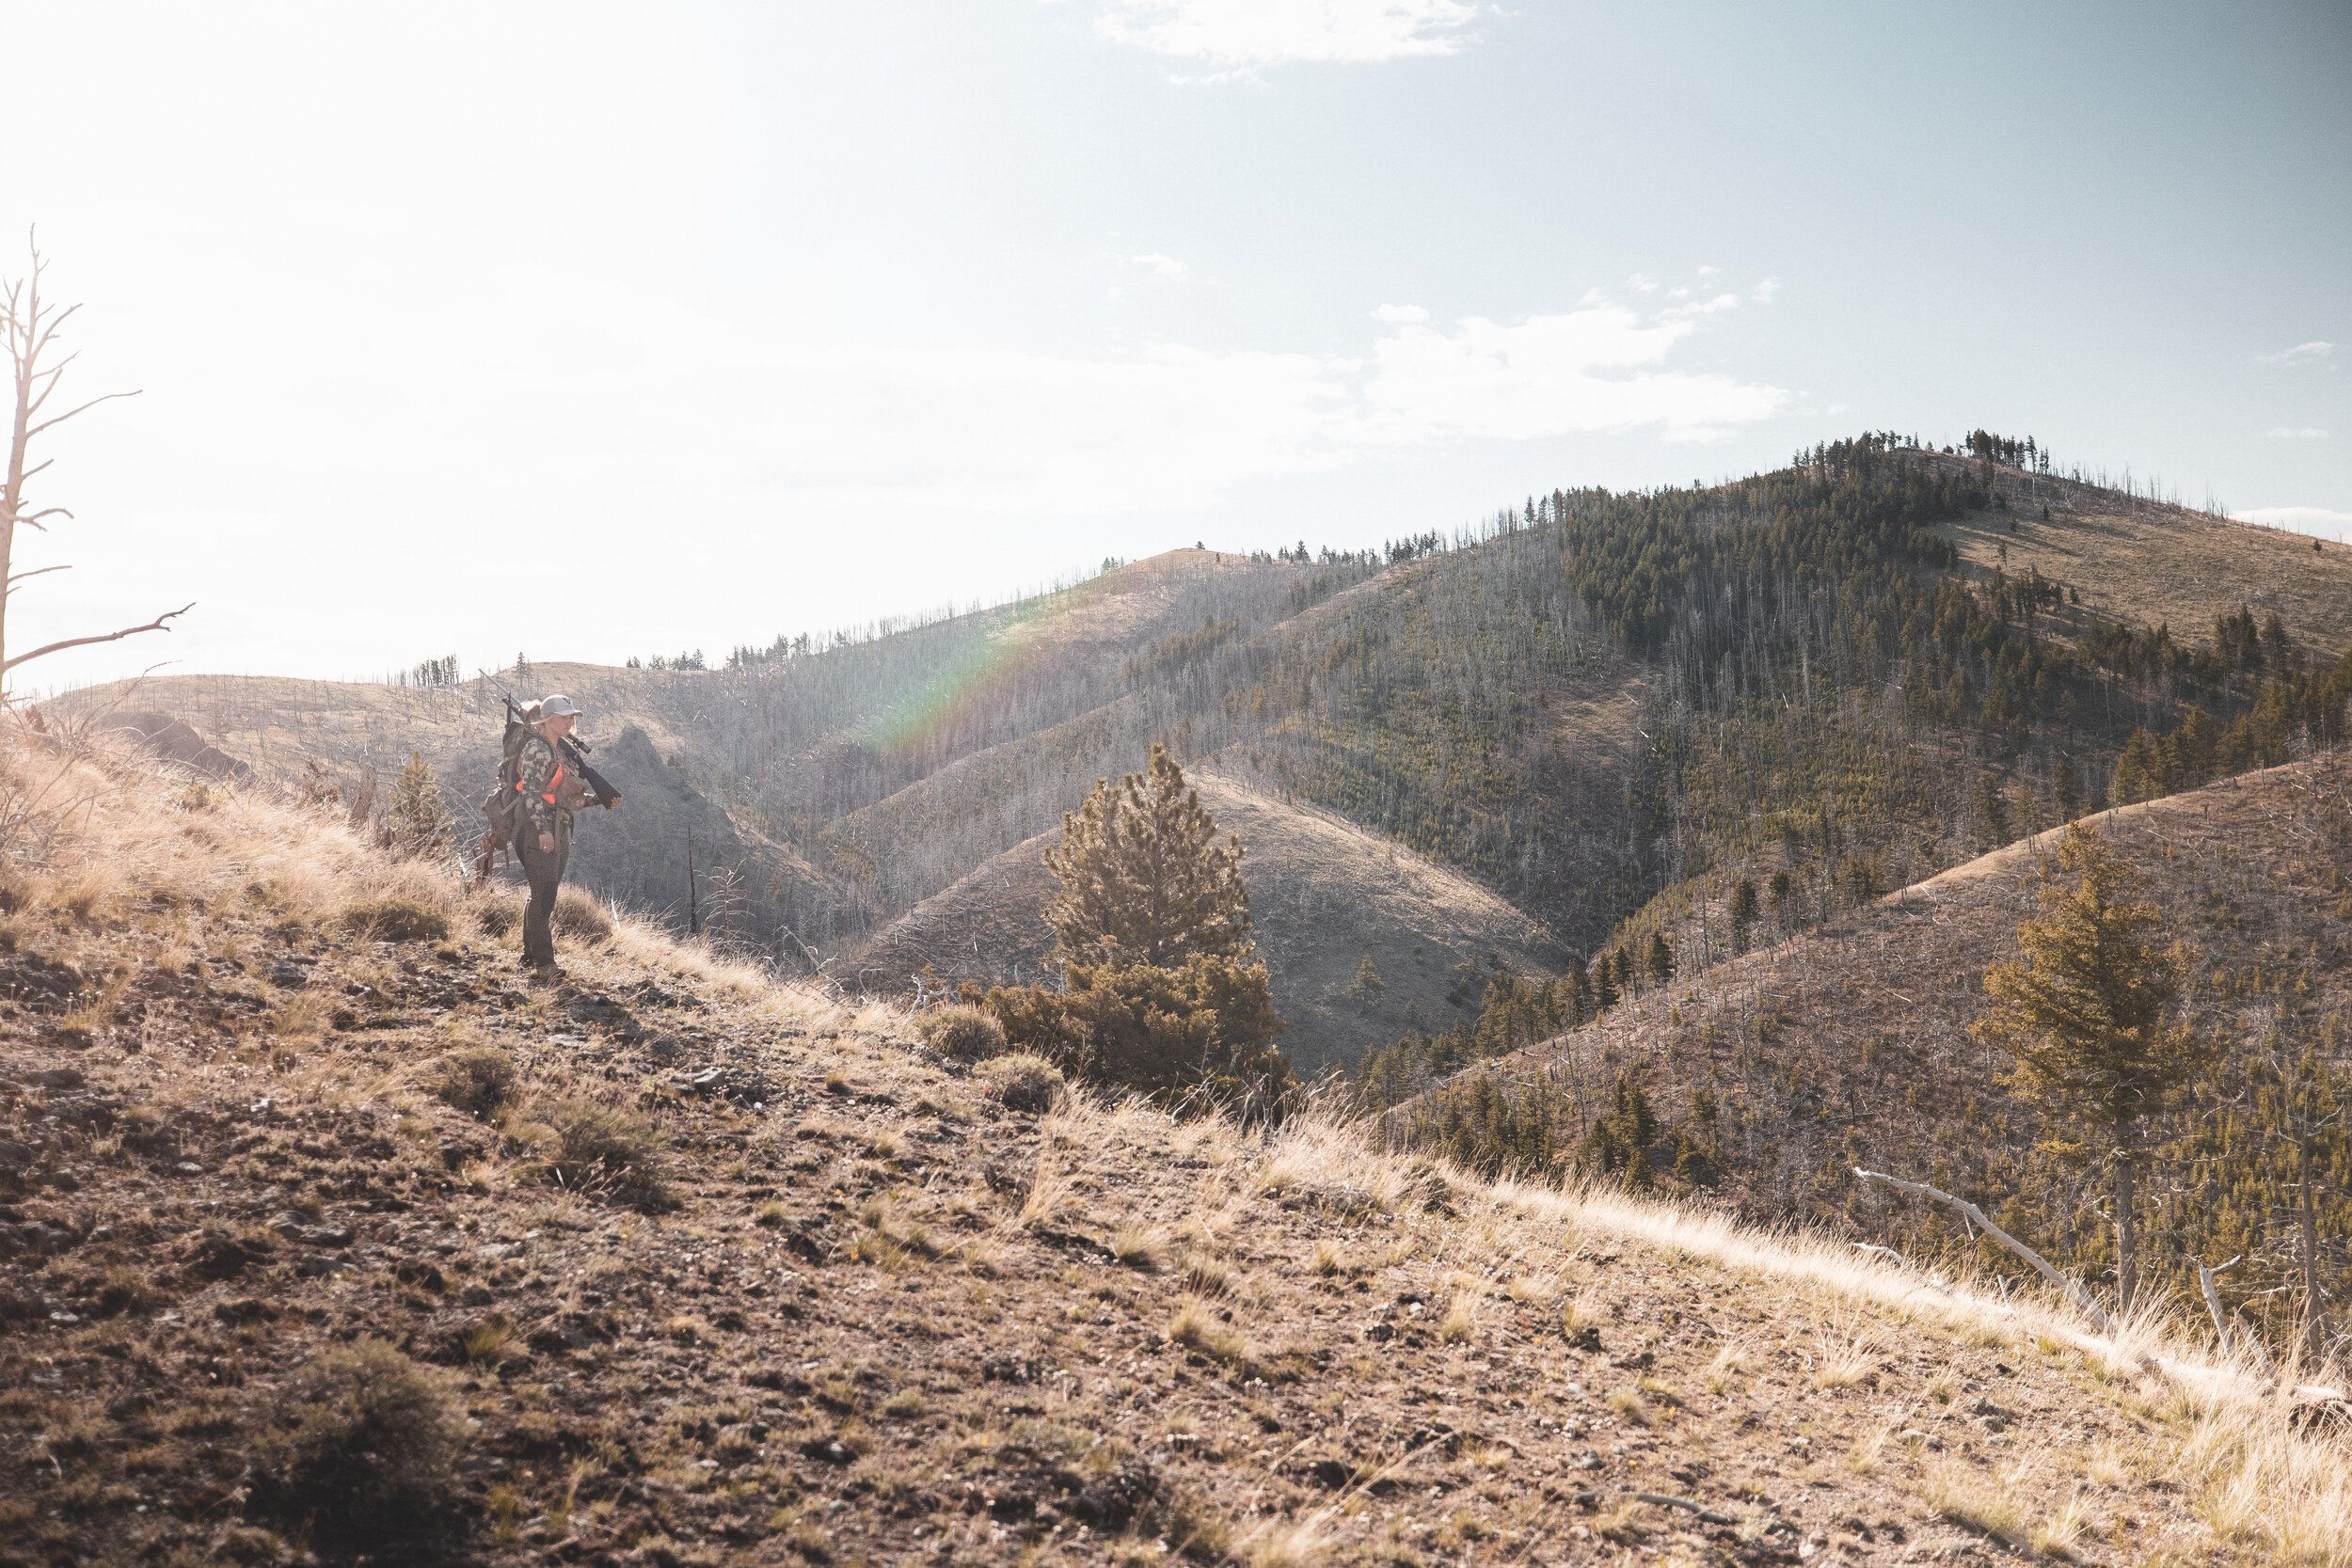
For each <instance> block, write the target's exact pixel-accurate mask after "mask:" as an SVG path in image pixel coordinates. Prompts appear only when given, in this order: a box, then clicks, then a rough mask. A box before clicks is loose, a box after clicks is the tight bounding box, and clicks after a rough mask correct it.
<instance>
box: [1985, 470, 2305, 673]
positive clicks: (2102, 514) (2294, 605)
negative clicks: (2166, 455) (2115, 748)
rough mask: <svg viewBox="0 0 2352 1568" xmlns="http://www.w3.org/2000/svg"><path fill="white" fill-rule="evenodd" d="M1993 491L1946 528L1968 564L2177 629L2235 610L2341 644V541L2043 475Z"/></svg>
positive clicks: (2093, 609) (2125, 617)
mask: <svg viewBox="0 0 2352 1568" xmlns="http://www.w3.org/2000/svg"><path fill="white" fill-rule="evenodd" d="M2001 489H2002V493H2003V497H2004V499H2006V500H2007V502H2008V505H2007V507H2006V508H2005V509H2004V510H2002V511H2000V512H1989V511H1988V512H1979V513H1975V514H1972V515H1970V516H1968V517H1967V518H1965V519H1963V520H1962V521H1960V522H1958V523H1956V524H1954V525H1952V527H1951V529H1950V530H1949V531H1950V534H1951V537H1952V538H1953V539H1954V541H1955V542H1956V543H1957V544H1958V545H1959V546H1960V550H1961V554H1962V556H1963V558H1964V559H1965V560H1966V561H1967V562H1969V563H1970V564H1971V565H1972V566H1975V567H1976V568H1978V569H1979V571H1984V572H1990V571H1992V570H1993V569H1994V568H1995V567H2000V568H2002V569H2004V570H2006V571H2007V572H2008V573H2009V574H2010V576H2012V577H2022V576H2024V575H2025V574H2026V573H2027V572H2028V571H2038V572H2040V573H2041V574H2042V576H2043V577H2045V578H2052V579H2053V580H2056V581H2061V582H2065V583H2068V584H2070V585H2072V586H2074V587H2076V588H2079V589H2081V590H2082V607H2083V609H2084V610H2086V611H2088V612H2090V614H2092V615H2101V616H2106V617H2108V618H2109V619H2113V620H2119V621H2127V622H2137V623H2140V624H2144V625H2147V626H2158V625H2169V626H2171V627H2172V629H2173V631H2174V633H2175V634H2176V635H2182V634H2187V633H2189V632H2192V631H2195V630H2199V629H2201V628H2203V627H2206V626H2212V625H2213V623H2214V621H2215V619H2216V618H2217V617H2218V616H2222V615H2227V614H2230V613H2232V612H2233V611H2234V610H2237V609H2238V608H2239V607H2240V606H2245V607H2247V608H2249V609H2250V610H2253V612H2254V613H2255V614H2256V615H2257V616H2269V615H2273V614H2275V615H2278V616H2279V617H2280V619H2281V620H2283V621H2285V623H2286V624H2287V625H2288V626H2293V627H2295V628H2296V633H2297V634H2298V635H2299V636H2301V637H2303V638H2304V639H2305V640H2306V641H2309V642H2310V643H2312V645H2313V646H2314V647H2317V648H2319V649H2322V650H2324V651H2326V652H2328V653H2330V654H2341V653H2343V652H2344V651H2345V650H2346V649H2348V648H2352V547H2346V546H2342V545H2332V546H2322V547H2321V548H2320V549H2317V550H2314V549H2313V548H2312V540H2311V539H2310V538H2308V537H2307V536H2305V535H2303V534H2299V533H2287V532H2283V531H2280V530H2277V529H2266V528H2257V527H2253V526H2251V525H2249V524H2246V523H2241V522H2235V521H2233V520H2231V519H2230V518H2227V517H2217V516H2215V515H2213V514H2211V513H2208V512H2198V511H2194V510H2192V509H2190V508H2188V507H2185V506H2176V505H2168V504H2165V503H2163V502H2159V501H2153V500H2148V499H2138V498H2135V497H2132V496H2126V495H2119V494H2118V493H2117V492H2115V491H2113V490H2109V489H2104V488H2101V487H2099V486H2097V485H2091V484H2085V483H2080V482H2078V481H2074V480H2065V479H2055V478H2052V477H2050V476H2048V475H2032V476H2027V475H2023V474H2014V475H2006V476H2005V477H2004V479H2003V483H2002V485H2001ZM2045 505H2046V506H2047V507H2048V508H2049V509H2050V515H2049V516H2047V517H2043V516H2042V515H2041V509H2042V507H2043V506H2045ZM2005 550H2006V559H2004V551H2005Z"/></svg>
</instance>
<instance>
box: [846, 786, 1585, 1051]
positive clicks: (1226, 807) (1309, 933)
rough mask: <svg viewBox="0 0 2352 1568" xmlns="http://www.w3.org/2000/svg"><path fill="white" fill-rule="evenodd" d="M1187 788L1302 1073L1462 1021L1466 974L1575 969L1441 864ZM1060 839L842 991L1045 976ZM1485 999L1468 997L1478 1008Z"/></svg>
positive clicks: (1032, 850)
mask: <svg viewBox="0 0 2352 1568" xmlns="http://www.w3.org/2000/svg"><path fill="white" fill-rule="evenodd" d="M1190 778H1191V782H1192V784H1194V786H1195V787H1196V788H1197V789H1198V790H1199V791H1200V803H1201V804H1202V805H1203V806H1205V807H1206V808H1207V809H1208V811H1209V814H1210V815H1211V816H1214V817H1215V818H1216V824H1217V827H1218V828H1219V830H1220V831H1222V832H1232V833H1236V834H1238V835H1239V836H1240V838H1241V841H1242V845H1243V847H1244V850H1245V851H1246V852H1245V855H1244V858H1243V861H1242V876H1243V879H1244V880H1245V881H1246V882H1247V883H1248V888H1249V899H1250V912H1251V915H1252V916H1253V918H1254V920H1255V922H1256V936H1257V941H1258V944H1259V946H1260V948H1261V949H1262V950H1263V952H1264V953H1265V955H1266V956H1267V958H1268V961H1269V964H1270V967H1271V968H1272V971H1273V975H1274V994H1275V998H1276V1001H1277V1004H1278V1005H1279V1008H1280V1010H1281V1012H1282V1016H1283V1017H1284V1018H1285V1019H1286V1020H1288V1021H1289V1023H1290V1032H1289V1034H1288V1036H1287V1037H1286V1044H1287V1045H1288V1047H1289V1049H1290V1051H1291V1053H1292V1058H1293V1062H1294V1064H1295V1066H1296V1067H1297V1068H1298V1069H1300V1070H1301V1071H1302V1072H1305V1073H1307V1074H1309V1075H1312V1074H1314V1073H1316V1072H1319V1071H1320V1070H1322V1069H1324V1068H1325V1067H1327V1066H1340V1065H1344V1064H1346V1063H1348V1062H1352V1061H1354V1060H1355V1059H1357V1058H1358V1057H1359V1056H1360V1055H1361V1054H1362V1053H1364V1052H1365V1051H1367V1050H1369V1049H1371V1048H1373V1047H1375V1046H1378V1045H1384V1044H1386V1043H1388V1042H1389V1041H1390V1040H1392V1039H1394V1038H1395V1037H1397V1036H1399V1035H1401V1034H1403V1033H1404V1032H1405V1031H1406V1029H1408V1028H1413V1027H1416V1026H1421V1027H1430V1026H1435V1025H1437V1024H1438V1023H1440V1022H1445V1021H1448V1020H1450V1019H1452V1018H1453V1017H1454V1016H1455V1009H1454V1005H1453V1003H1452V1002H1450V1001H1449V1000H1448V991H1449V990H1450V989H1452V988H1454V969H1455V967H1456V966H1457V965H1458V964H1461V963H1463V962H1469V963H1471V964H1473V965H1474V964H1477V963H1479V962H1480V961H1482V960H1483V959H1484V958H1486V956H1488V955H1493V956H1494V957H1496V958H1501V959H1502V961H1503V962H1504V963H1506V964H1508V965H1509V966H1510V967H1511V968H1512V969H1514V970H1516V971H1518V972H1519V973H1522V974H1531V973H1547V972H1549V971H1550V970H1552V969H1555V968H1557V967H1558V966H1559V965H1560V964H1561V963H1562V962H1563V961H1564V958H1565V955H1564V954H1563V953H1562V952H1561V950H1560V948H1559V945H1558V944H1557V943H1556V942H1553V941H1551V939H1550V938H1549V936H1548V935H1547V934H1546V933H1545V931H1544V929H1543V928H1542V927H1540V926H1538V925H1536V924H1535V923H1534V921H1532V920H1530V919H1529V918H1528V917H1527V916H1526V915H1524V914H1521V913H1520V912H1519V911H1517V910H1515V909H1513V908H1512V907H1511V906H1510V905H1509V904H1506V903H1504V902H1503V901H1502V899H1500V898H1498V897H1496V896H1495V895H1493V894H1492V893H1490V892H1488V891H1487V890H1486V888H1484V887H1481V886H1480V885H1478V884H1477V883H1475V882H1472V881H1470V879H1467V878H1465V877H1462V876H1460V875H1459V874H1457V873H1455V872H1453V871H1450V870H1448V869H1446V868H1445V867H1444V866H1441V865H1438V864H1436V863H1433V862H1430V861H1428V860H1425V859H1423V858H1422V857H1421V856H1419V855H1416V854H1414V853H1413V852H1412V851H1411V850H1409V849H1405V848H1402V847H1398V846H1396V845H1393V844H1391V843H1390V842H1389V841H1387V840H1385V839H1381V838H1378V837H1376V836H1375V835H1373V834H1371V833H1368V832H1364V831H1363V830H1362V829H1360V828H1358V827H1356V826H1354V825H1353V824H1352V823H1349V822H1346V821H1343V820H1342V819H1341V818H1339V817H1336V816H1331V815H1330V814H1328V813H1326V812H1320V811H1317V810H1315V809H1313V808H1312V807H1310V806H1303V805H1296V804H1293V803H1291V802H1287V801H1283V800H1276V799H1274V798H1272V797H1271V796H1267V795H1263V794H1261V793H1259V792H1258V791H1256V790H1253V789H1251V788H1249V787H1248V786H1247V785H1245V784H1239V783H1237V782H1235V781H1233V780H1231V779H1228V778H1225V777H1223V776H1222V775H1219V774H1217V773H1214V772H1209V771H1206V770H1199V769H1196V770H1195V771H1194V772H1193V773H1192V774H1191V775H1190ZM1057 838H1058V835H1057V834H1045V835H1041V836H1040V837H1039V838H1036V839H1033V840H1031V841H1030V842H1028V843H1026V844H1024V845H1021V846H1020V847H1017V848H1013V849H1009V850H1007V851H1005V853H1003V854H1001V855H999V856H997V857H996V858H995V859H994V860H993V861H990V862H989V863H987V864H985V865H983V866H981V867H980V868H979V869H978V870H977V871H975V872H973V873H972V874H971V875H970V876H968V877H966V878H964V879H962V880H961V881H960V882H958V883H956V884H955V885H954V886H953V887H951V888H948V889H947V890H946V891H945V892H943V893H940V894H937V895H933V896H932V897H930V898H928V899H926V900H924V902H923V903H921V904H920V905H917V906H916V907H915V908H914V910H913V911H909V912H908V913H907V914H905V915H902V916H900V917H899V918H898V920H896V921H894V922H893V923H892V924H891V925H889V926H888V927H884V928H883V929H882V931H880V932H878V933H877V934H876V935H875V937H874V939H873V940H872V941H870V942H867V943H866V945H865V946H864V947H863V948H861V949H860V950H859V951H858V952H857V953H855V954H853V955H851V956H850V958H848V959H846V960H845V961H844V964H843V966H842V968H841V970H840V975H841V978H842V979H843V980H844V981H846V982H851V983H854V984H857V985H860V986H866V987H871V988H872V989H874V990H895V989H897V988H898V987H900V986H903V985H904V984H905V982H906V981H907V979H908V978H909V977H911V976H913V975H915V974H920V973H922V971H923V970H924V969H925V968H926V967H929V968H930V970H931V972H932V973H933V974H937V975H938V976H939V977H940V978H942V979H944V980H950V981H952V980H958V979H964V978H973V979H979V980H984V981H994V980H997V979H999V978H1014V977H1024V976H1025V977H1027V978H1035V977H1037V975H1038V974H1041V973H1042V972H1043V971H1044V967H1045V965H1046V962H1047V959H1048V957H1049V953H1050V949H1051V948H1052V945H1053V938H1052V934H1051V933H1050V932H1049V931H1048V930H1047V929H1046V927H1045V921H1044V909H1045V905H1046V903H1047V902H1048V901H1049V900H1050V899H1051V898H1052V897H1053V896H1054V895H1055V894H1056V893H1057V891H1058V889H1057V884H1056V882H1055V881H1054V878H1053V874H1052V873H1051V872H1049V871H1047V870H1046V869H1045V865H1044V861H1043V853H1044V849H1045V847H1046V846H1047V845H1048V844H1050V843H1053V842H1055V841H1056V840H1057ZM1367 954H1369V955H1370V956H1371V958H1372V960H1373V965H1374V967H1375V969H1377V970H1378V971H1379V972H1380V975H1381V982H1382V983H1381V986H1380V987H1379V989H1378V990H1376V991H1374V992H1366V991H1360V990H1355V989H1353V988H1354V985H1355V980H1356V974H1357V969H1358V966H1359V964H1360V963H1361V962H1362V961H1363V958H1364V957H1365V956H1366V955H1367ZM1477 990H1478V985H1477V984H1476V983H1473V984H1472V985H1471V986H1470V988H1469V989H1468V991H1467V993H1465V992H1462V991H1459V990H1457V991H1456V992H1455V994H1457V995H1466V996H1467V1000H1468V1001H1469V1003H1470V1006H1472V1007H1475V1006H1476V1004H1477V995H1476V992H1477Z"/></svg>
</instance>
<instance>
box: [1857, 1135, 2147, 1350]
mask: <svg viewBox="0 0 2352 1568" xmlns="http://www.w3.org/2000/svg"><path fill="white" fill-rule="evenodd" d="M1853 1174H1854V1180H1857V1181H1882V1182H1884V1183H1885V1184H1886V1185H1887V1186H1890V1187H1892V1188H1894V1189H1895V1190H1896V1191H1898V1192H1903V1193H1909V1194H1911V1195H1912V1196H1915V1197H1931V1198H1933V1199H1935V1200H1936V1201H1937V1202H1938V1203H1941V1204H1944V1205H1945V1206H1946V1207H1947V1208H1950V1209H1953V1210H1956V1211H1957V1212H1960V1213H1961V1214H1962V1215H1963V1216H1965V1217H1966V1218H1967V1219H1968V1220H1969V1221H1970V1222H1971V1223H1973V1224H1975V1225H1977V1226H1978V1227H1981V1228H1982V1229H1983V1231H1984V1233H1985V1234H1986V1235H1988V1236H1990V1237H1992V1238H1993V1239H1994V1241H1996V1242H1998V1243H2001V1244H2002V1245H2003V1246H2005V1247H2007V1248H2009V1250H2010V1252H2012V1253H2014V1254H2016V1255H2017V1257H2019V1258H2020V1259H2023V1260H2024V1261H2026V1263H2027V1264H2029V1265H2031V1266H2032V1268H2033V1271H2034V1272H2035V1273H2036V1274H2038V1275H2041V1276H2042V1278H2044V1279H2046V1280H2048V1281H2049V1282H2050V1283H2051V1284H2053V1285H2055V1286H2057V1287H2058V1289H2059V1290H2060V1291H2063V1292H2064V1293H2065V1295H2066V1298H2067V1299H2068V1300H2069V1301H2071V1302H2073V1303H2074V1306H2075V1307H2077V1308H2079V1309H2080V1310H2081V1312H2082V1314H2083V1316H2085V1317H2087V1318H2089V1319H2090V1321H2091V1322H2092V1323H2094V1324H2096V1325H2097V1326H2098V1330H2099V1332H2100V1333H2102V1334H2113V1333H2114V1332H2115V1320H2114V1319H2113V1318H2110V1317H2108V1316H2107V1313H2106V1308H2105V1307H2101V1306H2100V1305H2099V1304H2098V1303H2097V1302H2096V1301H2094V1300H2092V1299H2091V1295H2090V1291H2087V1290H2085V1289H2083V1286H2082V1282H2081V1281H2080V1280H2078V1279H2075V1278H2074V1276H2073V1275H2065V1274H2060V1273H2059V1272H2058V1270H2056V1269H2054V1268H2052V1267H2051V1266H2050V1264H2049V1262H2048V1261H2047V1260H2046V1259H2043V1258H2042V1254H2040V1253H2038V1252H2036V1251H2034V1249H2033V1248H2031V1247H2029V1246H2027V1245H2026V1243H2023V1242H2021V1241H2019V1240H2018V1239H2017V1238H2016V1237H2014V1236H2012V1235H2010V1233H2009V1232H2008V1231H2006V1230H2004V1229H2002V1228H2001V1227H1999V1226H1997V1225H1994V1223H1993V1221H1992V1220H1991V1219H1990V1218H1988V1217H1987V1216H1986V1214H1985V1212H1984V1211H1983V1210H1981V1209H1979V1208H1978V1207H1977V1206H1976V1205H1975V1204H1973V1203H1971V1202H1969V1201H1968V1200H1967V1199H1966V1198H1964V1197H1954V1196H1952V1195H1951V1194H1949V1193H1947V1192H1946V1191H1944V1190H1943V1189H1942V1188H1941V1187H1931V1186H1929V1185H1928V1184H1927V1183H1926V1182H1924V1181H1906V1180H1903V1179H1902V1178H1901V1177H1899V1176H1888V1175H1886V1174H1885V1173H1884V1172H1883V1171H1875V1170H1864V1169H1863V1168H1862V1167H1861V1166H1860V1165H1856V1166H1854V1168H1853Z"/></svg>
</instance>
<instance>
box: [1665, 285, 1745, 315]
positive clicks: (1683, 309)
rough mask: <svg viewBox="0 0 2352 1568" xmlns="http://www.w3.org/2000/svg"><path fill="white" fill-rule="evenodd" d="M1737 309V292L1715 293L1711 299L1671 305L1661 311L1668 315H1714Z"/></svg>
mask: <svg viewBox="0 0 2352 1568" xmlns="http://www.w3.org/2000/svg"><path fill="white" fill-rule="evenodd" d="M1675 293H1677V294H1681V293H1689V291H1688V290H1684V289H1677V290H1676V291H1675ZM1737 309H1740V296H1739V295H1738V294H1730V293H1724V294H1717V295H1716V296H1715V297H1714V298H1712V299H1702V300H1698V301H1695V302H1694V303H1692V304H1690V305H1676V306H1672V307H1669V308H1668V309H1666V310H1664V311H1663V312H1661V313H1662V314H1664V315H1666V316H1669V317H1673V316H1715V315H1721V314H1722V313H1723V312H1724V311H1725V310H1737Z"/></svg>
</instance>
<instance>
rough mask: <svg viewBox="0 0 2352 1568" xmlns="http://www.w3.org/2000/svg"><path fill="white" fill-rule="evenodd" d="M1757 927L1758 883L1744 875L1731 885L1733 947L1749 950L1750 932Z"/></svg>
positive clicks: (1743, 950)
mask: <svg viewBox="0 0 2352 1568" xmlns="http://www.w3.org/2000/svg"><path fill="white" fill-rule="evenodd" d="M1755 929H1756V883H1755V882H1753V881H1751V880H1750V879H1747V878H1745V877H1742V878H1740V879H1739V880H1738V881H1737V882H1734V883H1733V884H1732V887H1731V947H1732V951H1733V952H1735V953H1744V952H1746V951H1747V950H1748V933H1749V932H1751V931H1753V930H1755Z"/></svg>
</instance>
